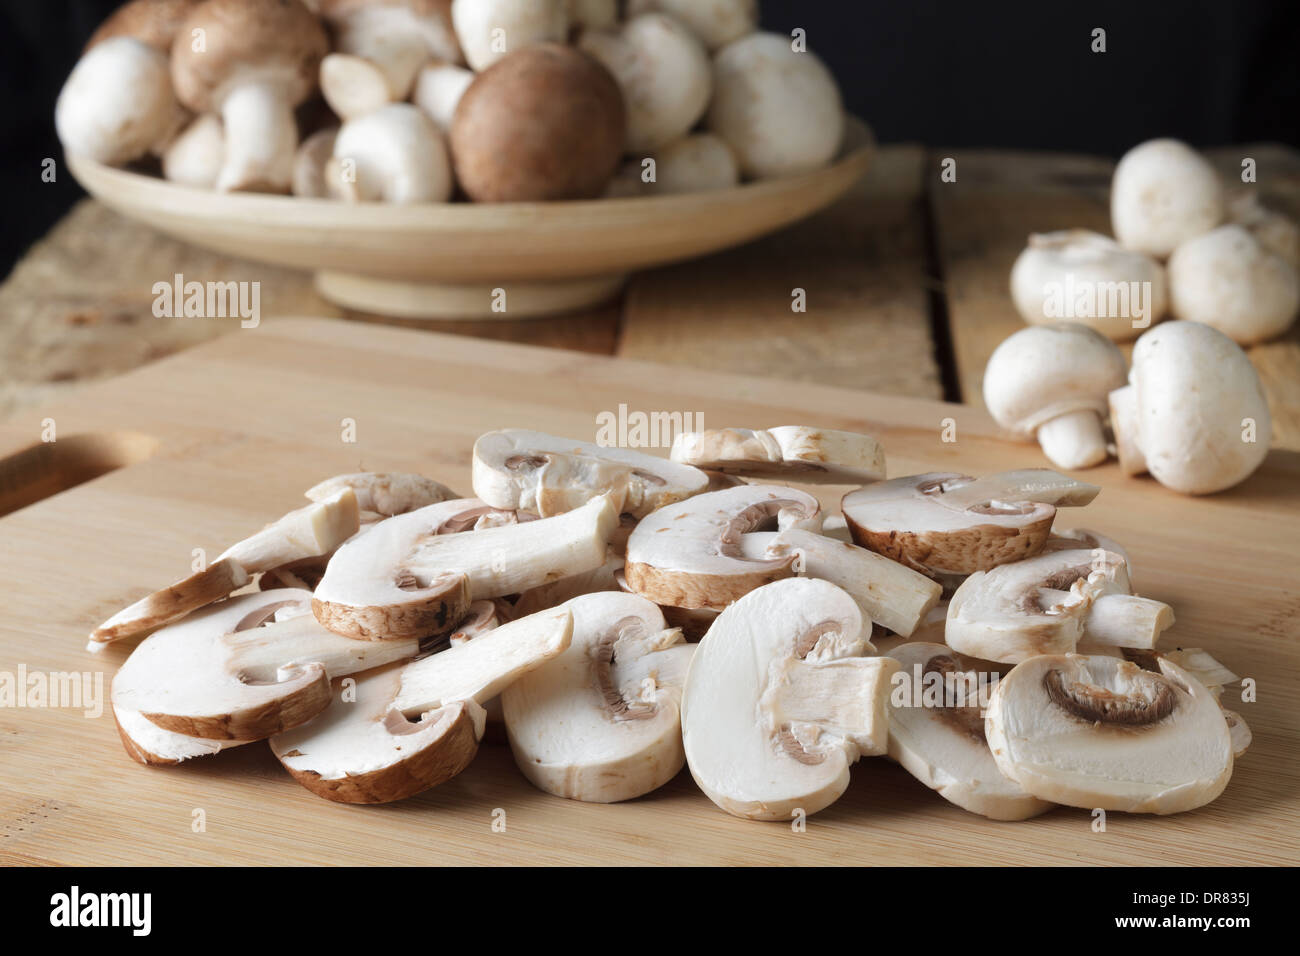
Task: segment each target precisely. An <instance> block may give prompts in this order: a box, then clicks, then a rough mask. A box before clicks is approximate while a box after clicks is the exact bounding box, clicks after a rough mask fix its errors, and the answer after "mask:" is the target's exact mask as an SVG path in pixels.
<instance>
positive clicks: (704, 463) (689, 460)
mask: <svg viewBox="0 0 1300 956" xmlns="http://www.w3.org/2000/svg"><path fill="white" fill-rule="evenodd" d="M671 455H672V459H673V461H679V462H684V463H686V464H690V465H694V466H696V467H697V468H703V469H706V470H710V471H718V472H723V473H729V474H738V475H747V476H765V477H776V478H785V479H788V480H790V481H800V482H805V483H810V484H867V483H868V482H873V481H880V480H881V479H883V478H884V477H885V450H884V448H882V447H881V445H880V443H879V442H878V441H876V439H874V438H872V437H871V436H870V435H860V434H858V433H856V432H846V431H836V430H835V429H831V428H810V427H808V426H806V425H780V426H778V427H776V428H768V429H750V428H714V429H708V430H706V431H702V432H681V433H679V434H678V435H677V437H676V438H674V439H673V449H672V452H671Z"/></svg>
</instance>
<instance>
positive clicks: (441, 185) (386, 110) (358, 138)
mask: <svg viewBox="0 0 1300 956" xmlns="http://www.w3.org/2000/svg"><path fill="white" fill-rule="evenodd" d="M334 159H335V161H345V160H352V162H353V163H355V171H356V181H355V183H351V184H349V185H351V186H352V187H353V189H354V190H355V198H356V199H358V200H360V201H362V202H388V203H401V204H409V203H424V202H446V201H447V200H449V199H451V194H452V191H453V189H454V187H455V184H454V183H453V181H452V173H451V159H450V157H449V156H448V155H447V144H446V141H445V140H444V139H443V136H442V133H441V132H440V131H439V129H438V127H437V126H435V125H434V122H433V120H432V119H430V118H429V116H428V115H427V114H426V113H425V112H424V111H423V110H421V109H419V108H418V107H416V106H412V105H411V104H410V103H389V104H388V105H387V106H381V107H380V108H379V109H377V110H374V111H373V112H370V113H366V114H364V115H362V116H358V117H356V118H355V119H350V120H348V121H347V122H345V123H344V124H343V126H342V128H341V129H340V130H339V134H338V138H337V139H336V140H335V141H334Z"/></svg>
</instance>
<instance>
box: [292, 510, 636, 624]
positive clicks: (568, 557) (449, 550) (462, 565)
mask: <svg viewBox="0 0 1300 956" xmlns="http://www.w3.org/2000/svg"><path fill="white" fill-rule="evenodd" d="M487 510H490V509H488V508H487V506H486V505H484V504H483V503H482V502H480V501H476V500H474V499H469V500H465V501H444V502H441V503H439V504H435V505H429V506H428V507H426V508H420V509H419V510H416V511H412V512H409V513H407V514H403V515H397V516H396V517H393V518H389V519H387V520H385V521H381V522H379V523H378V524H376V525H375V526H374V527H372V528H371V529H370V530H368V531H366V533H365V534H362V535H359V536H358V537H356V538H354V539H353V540H351V541H349V542H348V543H347V544H345V545H344V546H343V547H341V548H339V550H338V551H337V552H336V553H335V555H334V557H333V558H331V559H330V563H329V567H328V568H327V569H326V571H325V577H324V578H323V579H322V580H321V582H320V585H319V586H318V587H317V588H316V592H315V596H314V598H313V600H312V609H313V610H314V611H315V613H316V617H317V619H318V620H320V621H321V623H322V624H324V625H325V626H326V627H328V628H330V629H331V630H333V631H336V632H338V633H340V634H343V635H346V636H348V637H352V638H357V639H360V640H376V639H379V640H383V639H389V638H393V637H409V636H423V635H427V634H433V633H445V632H446V631H447V629H448V628H450V627H451V626H452V625H454V624H455V623H456V621H458V620H460V619H461V618H462V617H463V616H464V614H465V611H466V609H467V607H468V605H469V602H470V601H471V600H480V599H483V598H494V597H502V596H505V595H507V594H517V593H520V592H522V591H526V590H528V589H529V588H534V587H537V586H539V585H541V584H545V583H546V582H548V581H555V580H558V579H560V578H563V577H566V576H568V575H572V574H578V573H580V572H582V571H587V570H591V569H592V568H596V567H599V566H600V565H601V564H603V563H604V561H605V556H606V548H607V543H608V541H609V539H610V537H611V535H612V534H613V531H614V528H615V526H616V525H617V524H618V512H617V511H616V510H615V508H614V505H613V503H612V502H611V501H610V499H609V498H606V497H602V498H594V499H592V500H591V501H589V502H588V503H587V504H585V505H583V506H582V507H581V508H578V509H575V510H574V511H570V512H567V513H566V514H562V515H558V516H556V517H554V518H542V519H540V520H537V521H528V522H524V523H521V524H505V525H501V526H496V527H484V528H482V529H481V530H474V531H465V532H463V533H440V530H442V529H443V526H444V525H445V524H447V523H448V522H464V521H465V519H466V516H467V515H468V516H472V515H474V514H475V513H476V511H477V512H481V511H487Z"/></svg>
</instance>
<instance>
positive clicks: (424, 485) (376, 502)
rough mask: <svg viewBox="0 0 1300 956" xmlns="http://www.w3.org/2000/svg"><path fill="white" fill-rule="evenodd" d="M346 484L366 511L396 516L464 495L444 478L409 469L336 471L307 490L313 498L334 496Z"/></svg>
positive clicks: (315, 499)
mask: <svg viewBox="0 0 1300 956" xmlns="http://www.w3.org/2000/svg"><path fill="white" fill-rule="evenodd" d="M344 488H351V489H352V492H353V494H355V495H356V496H357V507H358V508H360V509H361V510H362V511H368V512H371V513H373V514H379V515H383V516H384V517H386V518H387V517H392V516H393V515H401V514H406V513H407V512H408V511H415V510H416V509H417V508H424V507H426V506H428V505H436V504H437V503H438V502H440V501H451V500H452V499H454V498H459V497H460V495H458V494H456V492H454V491H452V490H451V489H450V488H448V487H447V486H446V485H444V484H442V483H441V482H437V481H434V480H433V479H432V478H426V477H424V475H415V474H411V473H409V472H389V473H383V472H373V471H363V472H358V473H356V474H352V475H335V476H334V477H333V478H327V479H326V480H325V481H322V482H321V483H320V484H318V485H315V486H313V487H311V488H309V489H308V490H307V497H308V498H310V499H311V500H312V501H324V500H327V499H329V498H332V497H333V496H334V495H336V494H338V493H339V492H340V491H342V490H343V489H344Z"/></svg>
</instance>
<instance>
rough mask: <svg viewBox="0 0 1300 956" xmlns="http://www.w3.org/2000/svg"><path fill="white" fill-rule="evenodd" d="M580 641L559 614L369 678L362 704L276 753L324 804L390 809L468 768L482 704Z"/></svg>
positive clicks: (294, 737)
mask: <svg viewBox="0 0 1300 956" xmlns="http://www.w3.org/2000/svg"><path fill="white" fill-rule="evenodd" d="M572 636H573V614H572V613H571V612H570V611H569V610H568V609H567V608H558V609H554V610H550V611H544V612H542V613H540V614H533V615H530V616H528V617H524V618H520V619H519V620H517V621H512V622H510V623H509V624H503V625H501V626H500V627H497V628H494V629H491V630H489V631H487V632H486V633H484V634H481V635H479V636H477V637H475V638H474V639H473V640H469V641H465V642H463V643H461V644H457V645H456V646H454V647H451V648H449V649H447V650H445V651H441V652H440V653H437V654H434V655H433V656H432V657H426V658H424V659H423V660H419V661H415V662H414V663H411V664H407V665H405V666H404V667H400V668H398V667H394V668H388V669H385V670H381V671H375V672H373V673H370V674H366V675H365V676H364V677H362V678H360V679H359V680H358V681H357V682H356V686H355V689H354V690H355V700H354V701H348V700H346V699H345V698H344V695H343V694H341V693H337V692H336V694H335V697H334V701H333V703H332V704H331V705H330V707H329V709H328V710H327V711H326V712H325V713H323V714H321V715H320V716H319V717H318V718H317V719H315V720H313V721H312V722H311V723H310V724H307V725H306V726H303V727H299V728H298V729H296V730H293V731H290V732H288V733H283V734H279V735H278V736H276V737H274V738H273V739H272V740H271V742H270V743H271V751H272V752H273V753H274V754H275V756H276V757H277V758H278V759H279V761H280V763H282V764H283V765H284V767H285V769H286V770H288V771H289V772H290V773H291V774H293V776H294V779H296V780H297V781H298V782H299V783H301V784H302V785H303V786H304V787H306V788H307V789H308V790H310V791H311V792H312V793H314V794H316V795H317V796H320V797H324V798H325V799H326V800H334V801H337V802H339V803H388V802H391V801H393V800H402V799H405V798H406V797H410V796H414V795H415V794H417V793H420V792H421V791H423V790H427V789H429V788H430V787H434V786H437V785H438V784H440V783H444V782H445V781H447V780H450V779H451V778H452V777H454V776H456V775H457V774H458V773H460V772H461V771H462V770H464V769H465V767H467V766H468V765H469V763H470V761H471V760H473V759H474V755H475V753H477V752H478V742H479V740H480V739H481V738H482V736H483V732H484V729H485V725H486V715H485V714H484V711H483V706H482V705H483V703H484V702H485V701H487V700H489V699H491V698H493V697H495V696H496V695H497V694H499V693H500V692H501V691H502V690H503V689H504V688H506V687H507V686H509V685H510V684H511V683H512V682H513V681H515V680H517V679H518V678H519V677H520V676H522V675H523V674H525V673H527V672H528V671H530V670H532V669H533V668H536V667H539V666H540V665H542V664H544V663H545V662H546V661H548V660H551V659H552V658H554V657H556V656H558V655H559V654H561V653H563V652H564V650H565V649H566V648H567V647H568V646H569V641H570V640H571V638H572ZM341 690H342V688H336V691H341Z"/></svg>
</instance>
